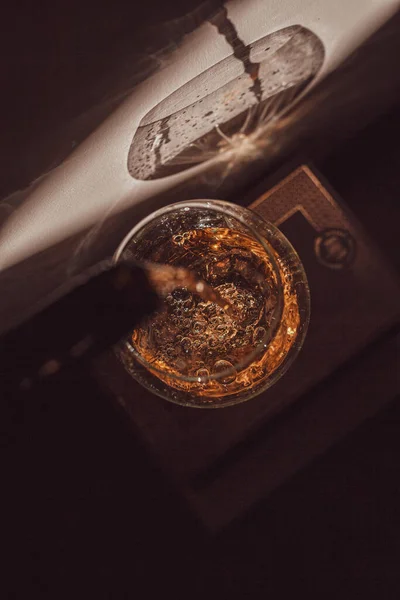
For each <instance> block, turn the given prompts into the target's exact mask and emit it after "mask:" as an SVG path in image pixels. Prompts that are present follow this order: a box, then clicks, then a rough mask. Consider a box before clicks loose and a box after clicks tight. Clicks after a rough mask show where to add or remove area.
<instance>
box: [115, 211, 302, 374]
mask: <svg viewBox="0 0 400 600" xmlns="http://www.w3.org/2000/svg"><path fill="white" fill-rule="evenodd" d="M189 223H190V227H191V228H192V229H205V228H209V227H215V226H217V225H221V224H224V225H225V227H228V228H229V229H232V230H234V231H238V232H242V233H244V234H245V235H247V236H249V237H250V238H251V239H252V240H254V242H255V243H256V244H257V245H258V246H259V248H260V249H261V250H262V252H263V253H264V254H265V256H266V258H267V260H268V263H269V265H270V268H271V272H272V274H273V277H274V279H275V285H276V289H277V292H278V293H277V297H276V299H277V301H276V304H275V306H274V307H273V308H272V310H271V313H270V317H271V318H270V326H269V328H268V329H266V330H265V335H263V336H262V337H261V338H260V339H259V340H257V341H256V342H254V343H253V344H252V348H251V350H250V351H249V352H248V353H246V354H245V355H244V356H242V357H241V359H240V360H239V361H237V362H236V363H234V364H230V365H229V363H228V365H229V367H227V368H223V364H222V363H224V361H223V360H220V361H219V362H220V363H221V368H220V369H218V373H212V372H211V373H208V374H207V375H186V374H184V373H179V372H176V371H174V370H170V369H169V368H165V369H164V368H159V367H158V366H156V365H155V364H152V362H149V361H148V360H147V359H146V358H145V357H144V356H143V355H142V354H141V353H140V352H139V351H138V350H137V348H135V346H134V344H133V342H132V337H131V336H129V337H127V338H126V339H125V340H123V341H122V351H125V352H126V353H128V355H129V356H130V357H132V358H133V359H136V360H137V361H138V362H139V363H140V364H141V365H142V366H143V367H145V368H146V369H147V370H148V371H150V373H153V374H154V375H156V376H159V377H161V378H164V380H168V381H171V382H172V383H173V382H182V383H188V384H202V385H206V384H212V383H213V382H224V381H227V380H229V378H230V376H231V375H232V368H233V369H234V371H235V372H236V373H237V374H240V373H241V372H243V371H244V370H246V369H247V368H248V367H249V366H250V365H251V364H252V363H253V362H255V361H257V359H258V358H260V357H261V355H262V354H263V353H265V351H266V348H268V346H269V345H270V344H271V343H272V341H273V340H274V338H275V336H276V333H277V331H278V329H279V327H280V324H281V320H282V314H283V308H284V295H283V282H282V277H281V269H280V266H279V256H278V254H277V251H276V249H274V247H273V246H272V245H271V244H270V242H269V239H267V237H268V238H273V237H275V238H279V239H280V240H281V239H282V238H283V240H284V241H285V242H286V243H287V244H289V243H288V242H287V241H286V238H284V236H283V235H282V234H281V233H280V232H279V231H278V230H277V229H276V228H275V227H274V226H273V225H271V224H269V223H267V222H266V221H264V219H262V218H261V217H260V216H258V215H256V214H255V213H253V212H252V211H250V210H248V209H244V208H243V207H239V206H237V205H234V204H231V203H229V202H224V201H221V200H191V201H183V202H178V203H175V204H171V205H169V206H166V207H164V208H162V209H160V210H157V211H155V212H153V213H152V214H150V215H148V216H147V217H145V218H144V219H143V220H141V221H140V222H139V223H138V224H137V225H136V226H135V227H134V228H133V229H132V230H131V231H130V232H129V233H128V234H127V235H126V236H125V238H124V239H123V240H122V242H121V244H120V245H119V247H118V248H117V250H116V252H115V255H114V262H118V261H119V260H121V259H125V260H128V261H129V260H130V259H131V260H135V261H143V260H148V259H149V256H148V254H149V252H150V254H151V251H149V248H150V249H151V245H152V244H155V240H156V239H157V238H158V243H161V244H162V241H163V239H164V238H165V240H166V239H167V237H168V236H169V237H170V238H171V237H172V236H173V235H176V234H179V232H180V231H182V230H184V229H185V227H188V226H189ZM258 230H261V231H266V230H267V232H268V236H267V237H266V236H264V235H262V234H260V233H259V231H258ZM290 248H291V247H290ZM291 250H292V252H294V250H293V249H292V248H291ZM151 260H152V261H153V262H157V260H155V259H154V256H152V257H151ZM189 268H190V267H189ZM221 358H223V357H221Z"/></svg>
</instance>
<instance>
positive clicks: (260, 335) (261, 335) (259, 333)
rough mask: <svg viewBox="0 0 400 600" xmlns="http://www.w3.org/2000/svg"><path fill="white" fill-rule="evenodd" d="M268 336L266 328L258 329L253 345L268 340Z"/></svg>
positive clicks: (254, 335) (255, 332)
mask: <svg viewBox="0 0 400 600" xmlns="http://www.w3.org/2000/svg"><path fill="white" fill-rule="evenodd" d="M266 336H267V332H266V330H265V329H264V327H257V328H256V329H255V330H254V333H253V344H254V345H258V344H261V343H262V342H263V341H264V340H265V339H266Z"/></svg>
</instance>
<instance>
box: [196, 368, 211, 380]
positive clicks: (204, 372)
mask: <svg viewBox="0 0 400 600" xmlns="http://www.w3.org/2000/svg"><path fill="white" fill-rule="evenodd" d="M209 376H210V373H209V371H208V369H204V368H201V369H198V371H196V377H199V378H200V379H206V378H207V377H209Z"/></svg>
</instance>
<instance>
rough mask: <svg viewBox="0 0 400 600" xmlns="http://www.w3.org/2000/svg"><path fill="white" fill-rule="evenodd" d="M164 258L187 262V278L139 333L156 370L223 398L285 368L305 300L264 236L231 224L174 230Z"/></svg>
mask: <svg viewBox="0 0 400 600" xmlns="http://www.w3.org/2000/svg"><path fill="white" fill-rule="evenodd" d="M157 262H158V263H159V264H160V263H161V264H164V265H170V266H174V267H176V266H179V267H181V268H182V271H181V276H182V277H181V280H180V284H181V285H180V286H179V287H176V289H174V290H173V291H171V292H168V293H167V294H166V296H165V303H164V306H163V308H162V309H161V310H160V311H159V312H157V313H156V314H154V315H153V316H152V317H151V318H150V319H148V320H147V321H146V322H144V323H142V324H141V326H140V327H138V328H136V329H135V330H134V331H133V334H132V338H131V342H132V345H133V347H134V349H135V350H136V352H137V353H138V354H139V355H140V357H141V358H142V360H144V361H145V362H146V363H147V365H148V368H149V370H151V372H152V373H153V374H154V375H156V376H157V377H159V378H160V379H162V380H163V381H165V382H166V383H168V384H169V385H170V386H171V387H173V388H175V389H179V390H182V391H186V392H189V393H192V394H195V395H198V396H209V397H217V396H219V397H221V396H226V395H230V394H238V393H240V391H241V390H242V389H244V388H249V387H251V386H253V385H259V384H260V383H261V382H262V381H263V380H264V379H265V378H266V377H267V376H269V375H270V374H271V372H272V371H273V370H274V369H276V368H277V367H278V366H279V364H280V363H281V362H282V360H283V359H284V357H285V355H286V353H287V352H288V350H289V349H290V347H291V345H292V344H293V342H294V340H295V338H296V333H297V328H298V325H299V312H298V306H297V300H296V296H295V294H293V293H289V289H290V285H289V283H288V281H286V280H285V277H286V274H285V273H284V272H283V271H282V272H281V273H280V281H279V278H277V276H276V271H274V269H273V267H272V265H271V261H270V258H269V256H268V254H267V253H266V251H265V249H264V247H263V246H262V245H261V244H260V243H259V242H258V241H257V240H255V239H254V238H251V237H250V236H248V235H246V234H244V233H242V232H240V231H236V230H233V229H228V228H204V229H193V230H190V231H187V232H185V233H182V234H178V235H174V236H172V237H171V238H170V240H169V241H168V242H167V243H166V244H164V245H163V246H162V249H161V250H160V251H158V253H157ZM188 270H189V271H188ZM185 274H187V277H186V278H185ZM193 274H195V276H196V278H195V279H193ZM202 282H204V283H205V284H206V285H205V286H204V285H202ZM199 284H200V287H199ZM175 285H176V282H175ZM280 298H281V300H280ZM282 298H283V299H284V301H282Z"/></svg>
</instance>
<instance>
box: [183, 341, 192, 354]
mask: <svg viewBox="0 0 400 600" xmlns="http://www.w3.org/2000/svg"><path fill="white" fill-rule="evenodd" d="M181 346H182V349H183V351H184V352H189V350H190V348H191V347H192V341H191V340H190V339H189V338H188V337H184V338H182V340H181Z"/></svg>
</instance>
